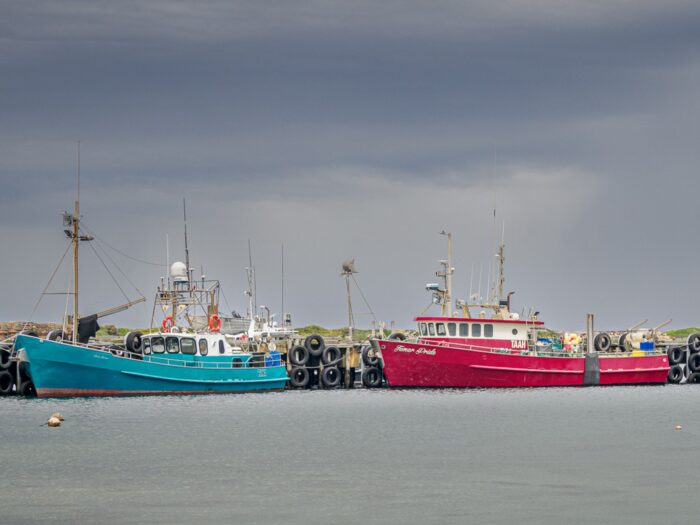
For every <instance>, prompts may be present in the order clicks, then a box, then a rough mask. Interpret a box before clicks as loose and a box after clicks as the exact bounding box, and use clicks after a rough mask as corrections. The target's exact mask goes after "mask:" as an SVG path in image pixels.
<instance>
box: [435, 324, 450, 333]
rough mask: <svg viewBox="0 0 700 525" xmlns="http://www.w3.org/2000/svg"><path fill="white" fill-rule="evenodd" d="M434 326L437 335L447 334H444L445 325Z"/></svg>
mask: <svg viewBox="0 0 700 525" xmlns="http://www.w3.org/2000/svg"><path fill="white" fill-rule="evenodd" d="M435 326H436V328H437V335H446V334H447V332H445V323H437V324H436V325H435Z"/></svg>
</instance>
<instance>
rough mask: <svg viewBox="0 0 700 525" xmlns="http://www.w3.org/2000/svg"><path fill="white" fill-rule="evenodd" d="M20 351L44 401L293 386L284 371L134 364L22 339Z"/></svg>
mask: <svg viewBox="0 0 700 525" xmlns="http://www.w3.org/2000/svg"><path fill="white" fill-rule="evenodd" d="M15 346H16V348H17V349H18V350H19V352H20V356H21V359H22V360H24V361H25V362H26V369H27V372H28V374H29V376H30V378H31V380H32V382H33V383H34V387H35V388H36V392H37V396H39V397H73V396H133V395H167V394H174V395H191V394H230V393H244V392H264V391H271V390H283V389H284V387H285V385H286V382H287V371H286V369H285V367H284V366H270V367H264V368H248V367H242V368H233V367H232V366H229V367H225V366H224V364H223V361H222V360H220V359H219V360H218V361H216V360H214V359H211V358H210V359H205V358H201V357H195V356H182V355H178V356H167V357H155V356H144V357H143V358H142V359H134V358H133V357H124V356H118V355H114V354H113V353H112V352H110V351H105V350H102V349H94V348H87V347H84V346H75V345H72V344H69V343H61V342H56V341H48V340H45V339H38V338H35V337H29V336H21V335H20V336H18V337H17V340H16V341H15Z"/></svg>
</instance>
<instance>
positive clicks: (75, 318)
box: [72, 141, 80, 344]
mask: <svg viewBox="0 0 700 525" xmlns="http://www.w3.org/2000/svg"><path fill="white" fill-rule="evenodd" d="M79 216H80V141H78V191H77V196H76V199H75V207H74V209H73V221H72V222H73V238H72V243H73V344H76V343H77V342H78V243H79V240H80V239H79V238H78V231H79V230H78V221H79Z"/></svg>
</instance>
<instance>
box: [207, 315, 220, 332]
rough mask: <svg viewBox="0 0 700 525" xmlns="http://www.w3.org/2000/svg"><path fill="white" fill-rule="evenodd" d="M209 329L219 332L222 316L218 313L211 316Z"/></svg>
mask: <svg viewBox="0 0 700 525" xmlns="http://www.w3.org/2000/svg"><path fill="white" fill-rule="evenodd" d="M209 330H211V331H212V332H218V331H220V330H221V318H220V317H219V316H218V315H217V314H214V315H212V316H210V317H209Z"/></svg>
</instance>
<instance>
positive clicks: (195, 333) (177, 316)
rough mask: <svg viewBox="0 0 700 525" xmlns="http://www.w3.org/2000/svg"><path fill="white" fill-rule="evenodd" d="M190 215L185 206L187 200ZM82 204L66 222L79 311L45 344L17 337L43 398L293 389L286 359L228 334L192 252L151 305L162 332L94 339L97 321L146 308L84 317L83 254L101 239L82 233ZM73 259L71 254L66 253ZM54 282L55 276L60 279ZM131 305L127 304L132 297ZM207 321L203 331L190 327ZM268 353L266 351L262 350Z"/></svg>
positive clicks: (214, 286) (212, 286) (17, 351)
mask: <svg viewBox="0 0 700 525" xmlns="http://www.w3.org/2000/svg"><path fill="white" fill-rule="evenodd" d="M183 212H184V200H183ZM80 223H81V217H80V200H79V198H78V199H76V202H75V208H74V212H73V213H72V214H71V213H65V214H64V217H63V225H64V228H65V229H64V232H65V234H66V237H67V238H68V239H69V242H70V243H71V244H72V248H73V289H72V291H71V292H70V293H69V295H70V296H72V298H73V312H72V315H71V316H65V317H64V321H63V329H60V330H53V331H51V332H49V334H48V335H47V337H46V338H45V339H42V338H39V337H36V334H32V333H27V334H24V333H20V334H18V335H17V336H16V337H15V342H14V355H15V356H16V358H17V359H18V360H19V362H20V364H21V369H22V371H23V374H24V375H27V376H28V377H29V379H30V380H31V382H32V383H33V386H34V389H35V390H36V394H37V396H39V397H66V396H127V395H159V394H177V395H184V394H227V393H235V392H260V391H270V390H282V389H284V387H285V385H286V383H287V379H288V378H287V370H286V366H284V363H283V362H282V361H281V359H280V354H279V353H278V352H275V351H269V348H267V345H265V351H264V352H263V351H257V350H261V348H260V347H259V346H256V345H255V344H254V343H253V342H251V341H250V340H249V338H248V334H247V333H242V334H224V333H222V332H221V328H222V319H221V317H220V316H219V309H218V295H219V282H218V281H206V280H205V279H204V276H202V279H201V280H197V281H195V280H194V277H193V273H192V270H191V267H190V261H189V251H188V249H187V220H186V214H185V259H186V262H185V263H183V262H175V263H173V265H172V266H170V274H169V276H168V277H167V282H166V280H165V279H161V285H160V286H159V287H158V289H157V292H156V297H155V300H154V305H153V316H152V317H151V327H153V326H154V321H155V319H154V317H155V314H156V312H157V307H160V309H162V312H163V316H164V319H163V320H162V323H161V324H160V329H159V331H157V332H156V331H155V330H153V329H151V330H150V332H155V333H150V332H149V333H148V334H146V335H144V334H142V333H140V332H129V333H128V334H126V336H125V338H124V341H123V343H122V344H108V343H100V342H98V341H96V340H95V339H94V337H95V335H96V333H97V330H98V329H99V325H98V323H97V321H98V319H99V318H101V317H104V316H105V315H110V314H113V313H117V312H120V311H122V310H125V309H126V308H128V307H130V306H132V305H134V304H137V303H140V302H143V301H145V297H143V296H142V297H141V298H140V299H137V300H134V301H129V302H127V303H126V304H124V305H121V306H117V307H114V308H110V309H108V310H104V311H102V312H98V313H96V314H91V315H83V316H80V315H79V312H78V297H79V296H78V247H79V244H80V243H81V242H88V241H93V240H95V236H94V235H89V234H86V233H85V232H83V231H82V229H81V228H80ZM66 252H67V251H66ZM54 275H55V272H54ZM127 299H128V297H127ZM197 314H199V315H205V316H206V318H207V319H208V323H207V325H206V326H205V327H204V328H201V327H199V328H196V327H195V326H193V323H192V320H193V319H194V318H195V317H196V316H197ZM261 346H262V345H261Z"/></svg>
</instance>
